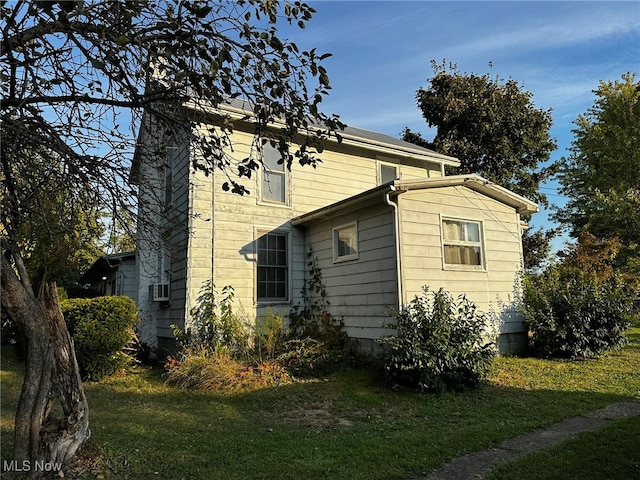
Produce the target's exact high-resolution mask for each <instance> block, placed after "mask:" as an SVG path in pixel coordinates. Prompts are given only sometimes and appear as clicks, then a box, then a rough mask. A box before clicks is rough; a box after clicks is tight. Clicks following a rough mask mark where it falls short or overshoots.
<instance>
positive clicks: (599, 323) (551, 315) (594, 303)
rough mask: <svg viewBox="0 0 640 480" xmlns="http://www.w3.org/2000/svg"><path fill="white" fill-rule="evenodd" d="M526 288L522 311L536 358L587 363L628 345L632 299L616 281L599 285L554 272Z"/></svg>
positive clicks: (534, 279)
mask: <svg viewBox="0 0 640 480" xmlns="http://www.w3.org/2000/svg"><path fill="white" fill-rule="evenodd" d="M523 286H524V296H523V306H522V311H523V314H524V316H525V318H526V320H527V321H528V322H529V328H530V331H531V341H532V347H533V349H534V351H535V352H536V353H537V354H539V355H541V356H545V357H557V358H570V359H583V358H589V357H594V356H597V355H599V354H601V353H603V352H605V351H607V350H610V349H613V348H617V347H621V346H622V345H624V344H625V342H626V338H625V335H624V333H625V331H626V330H627V328H628V327H629V323H630V317H629V315H630V313H631V307H632V300H633V295H632V293H631V292H629V291H628V289H627V288H626V287H625V285H624V284H622V283H620V282H619V281H618V280H617V279H616V277H614V276H612V277H609V278H606V279H605V280H602V281H598V280H597V279H595V278H593V277H592V276H585V275H582V274H580V272H576V273H574V274H571V272H570V271H567V270H560V269H557V268H550V269H548V270H547V271H546V272H545V273H544V274H542V275H539V276H537V277H536V276H528V277H526V278H525V281H524V282H523Z"/></svg>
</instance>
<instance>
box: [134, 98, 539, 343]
mask: <svg viewBox="0 0 640 480" xmlns="http://www.w3.org/2000/svg"><path fill="white" fill-rule="evenodd" d="M221 110H222V112H221V113H224V114H226V115H230V116H231V117H232V118H233V119H234V120H235V122H236V123H235V124H234V133H233V152H232V154H231V155H232V156H234V157H235V158H237V159H242V158H246V157H247V156H250V155H255V152H253V151H252V144H253V140H254V133H253V131H252V127H251V124H250V123H246V122H244V121H242V118H243V117H245V115H246V113H247V112H246V111H245V110H244V108H243V105H242V103H240V102H237V103H234V104H232V105H227V106H224V107H221ZM192 113H193V112H192ZM142 132H146V133H142ZM142 132H141V134H140V139H139V148H138V152H137V155H136V161H135V164H134V165H135V168H134V171H135V175H137V176H138V178H139V180H140V183H139V185H140V190H139V200H140V202H139V208H140V217H141V218H143V219H145V221H143V222H141V223H140V225H139V226H138V262H137V264H136V265H137V268H138V306H139V310H140V315H141V317H142V319H143V320H142V323H141V332H140V333H141V337H142V339H143V340H144V341H146V342H147V343H149V344H150V345H153V346H158V347H161V348H168V347H170V346H171V345H172V333H171V329H170V325H171V324H176V325H185V323H187V324H188V322H189V314H188V312H189V311H190V310H191V309H192V307H193V306H194V305H195V302H196V299H197V296H198V292H199V290H200V288H201V286H202V285H203V283H204V282H205V281H207V280H212V281H213V283H214V284H215V285H216V286H217V287H218V288H219V289H222V287H224V286H226V285H231V286H233V288H234V290H235V302H234V307H235V308H236V309H242V310H243V311H244V312H245V313H247V314H248V315H249V316H250V317H257V316H259V315H261V314H262V313H263V312H264V311H265V310H266V309H270V310H271V311H276V312H283V313H287V312H289V311H290V310H291V308H292V307H293V306H294V305H296V304H301V302H302V301H303V300H302V294H301V290H302V289H303V286H304V283H305V279H306V278H308V276H309V272H308V265H307V263H308V254H309V253H310V252H311V254H312V255H313V257H314V258H317V264H318V266H319V267H320V269H321V272H322V277H323V281H324V284H325V287H326V292H327V295H328V299H329V301H330V310H331V313H332V314H333V315H334V316H335V317H336V318H343V320H344V324H345V327H346V331H347V332H348V334H349V335H351V336H352V337H354V338H357V339H359V341H360V343H361V345H362V347H363V348H365V349H368V348H372V347H373V346H374V345H375V339H377V338H379V337H380V336H381V335H382V334H383V331H384V330H383V329H382V324H383V323H387V322H388V321H389V320H390V319H389V318H388V310H389V307H392V308H398V307H399V306H400V305H402V304H406V303H408V302H409V301H410V300H411V299H412V298H413V297H414V296H415V295H416V294H419V293H420V292H421V289H422V286H425V285H426V286H428V287H429V288H430V289H431V290H438V289H439V288H441V287H444V288H446V289H447V290H449V291H450V292H452V293H453V294H455V295H457V294H461V293H465V294H467V297H468V298H469V299H470V300H472V301H474V302H475V303H476V304H478V305H479V307H480V308H481V309H482V310H484V311H485V312H489V311H491V312H493V313H494V314H495V315H494V316H495V318H496V321H497V322H498V323H499V325H498V326H497V328H499V329H500V333H501V344H502V348H503V350H504V351H512V350H515V349H517V347H518V345H519V343H521V342H522V341H525V340H526V330H527V327H526V325H524V323H523V322H522V321H521V320H520V319H519V318H518V316H517V315H516V313H515V311H514V310H513V308H512V306H511V305H510V302H511V300H512V299H513V295H514V288H515V286H514V285H515V280H516V278H517V275H518V272H519V271H520V270H521V268H522V243H521V233H522V228H524V225H523V224H522V222H521V219H520V215H521V214H528V213H532V212H535V211H537V207H536V205H535V204H534V203H532V202H530V201H528V200H526V199H524V198H522V197H520V196H518V195H516V194H514V193H512V192H510V191H508V190H506V189H504V188H502V187H500V186H497V185H494V184H491V183H490V182H487V181H485V180H484V179H482V178H480V177H478V176H476V175H456V176H445V175H444V172H445V166H457V165H458V164H459V162H458V161H457V160H456V159H455V158H452V157H448V156H444V155H440V154H438V153H436V152H433V151H431V150H427V149H425V148H421V147H419V146H416V145H413V144H410V143H406V142H403V141H401V140H398V139H396V138H392V137H389V136H386V135H381V134H378V133H374V132H369V131H365V130H360V129H356V128H347V129H346V130H345V131H344V132H342V133H341V135H342V137H343V140H342V142H341V143H338V142H337V141H336V140H335V139H330V140H327V141H326V145H325V148H324V150H323V152H322V153H321V154H320V155H319V157H320V158H321V160H322V163H320V164H319V165H318V167H317V168H316V169H313V168H311V167H300V166H299V165H295V164H294V166H293V168H292V169H291V171H288V170H287V169H286V168H285V167H283V166H282V165H278V163H277V161H278V159H279V153H278V152H277V150H275V149H274V148H271V147H270V146H269V145H268V144H267V145H266V146H265V148H264V152H263V157H264V158H263V160H264V163H265V165H266V166H267V167H268V168H267V169H266V170H261V171H260V172H259V174H258V175H254V176H253V177H252V178H251V179H249V180H246V179H245V181H244V182H243V183H244V184H245V185H246V186H247V188H248V189H249V190H250V192H251V193H250V195H244V196H240V195H237V194H233V193H230V192H227V191H224V190H223V188H222V185H223V183H224V182H225V181H226V180H227V178H226V176H225V175H224V174H223V173H222V172H221V171H216V172H214V173H213V174H212V175H209V176H205V175H204V174H203V173H202V172H200V171H194V169H193V168H191V166H192V164H193V162H194V161H196V162H197V161H199V158H198V155H199V154H198V152H197V151H196V150H195V148H194V146H193V144H192V143H191V142H190V141H189V140H188V139H189V134H190V133H195V134H196V135H207V134H209V133H208V128H207V126H206V125H203V126H202V128H201V129H200V131H198V132H182V133H175V132H174V133H173V134H171V135H169V134H166V133H164V132H161V131H159V130H158V129H154V127H153V120H152V119H149V118H147V119H146V122H145V128H144V130H143V131H142ZM200 160H201V159H200ZM149 220H151V221H149ZM386 332H387V333H388V330H386Z"/></svg>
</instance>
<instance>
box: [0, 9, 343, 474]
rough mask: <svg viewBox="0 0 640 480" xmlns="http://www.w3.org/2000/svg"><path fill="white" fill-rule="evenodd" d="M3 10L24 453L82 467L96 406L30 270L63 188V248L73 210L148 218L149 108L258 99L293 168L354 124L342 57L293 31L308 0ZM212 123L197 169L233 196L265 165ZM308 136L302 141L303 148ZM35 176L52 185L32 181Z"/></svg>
mask: <svg viewBox="0 0 640 480" xmlns="http://www.w3.org/2000/svg"><path fill="white" fill-rule="evenodd" d="M0 13H1V16H0V17H1V19H2V20H1V21H0V28H1V29H2V35H3V39H2V43H1V45H0V48H1V50H0V91H1V92H2V93H1V94H2V97H1V98H0V100H1V102H0V103H1V106H0V111H1V115H2V117H1V122H2V130H3V132H2V133H3V141H2V160H1V163H2V178H1V184H2V191H1V196H2V205H1V206H2V228H1V229H0V235H1V237H0V240H1V244H2V250H3V253H4V254H3V255H2V256H0V261H1V265H0V267H1V274H2V278H1V292H0V297H1V301H2V310H3V311H5V312H7V313H8V314H9V315H10V316H11V317H12V318H13V319H14V321H15V322H16V323H17V324H18V326H19V327H20V328H21V329H22V330H23V331H24V333H25V336H26V338H27V367H26V372H25V380H24V384H23V390H22V395H21V398H20V403H19V406H18V411H17V413H16V428H15V442H14V459H15V460H16V461H18V464H20V465H22V462H27V461H30V462H32V465H33V462H35V461H50V462H66V461H68V460H69V459H70V458H71V457H73V456H74V454H75V452H76V451H77V449H78V448H79V446H80V445H81V444H82V443H83V442H84V441H85V439H86V438H87V436H88V432H89V428H88V407H87V402H86V398H85V396H84V393H83V391H82V385H81V382H80V379H79V378H80V377H79V375H78V369H77V362H76V360H75V356H74V350H73V346H72V345H71V340H70V337H69V334H68V331H67V329H66V327H65V325H64V320H63V318H62V313H61V311H60V307H59V304H58V299H57V294H56V290H55V288H53V286H51V285H48V284H47V283H46V282H45V281H44V278H43V276H40V277H39V279H38V280H37V281H35V282H32V279H31V278H30V275H29V273H30V272H29V270H28V269H27V266H26V263H25V258H27V257H28V252H27V251H25V243H24V242H23V239H24V238H25V234H23V233H22V232H23V228H24V226H25V225H28V224H29V223H30V222H31V221H32V220H33V221H38V219H37V218H36V217H34V215H35V214H36V213H37V209H36V208H35V207H36V206H37V205H43V204H45V203H46V200H47V198H48V196H49V194H50V192H52V191H53V192H56V193H58V192H64V195H65V196H64V197H63V198H62V197H61V198H60V202H56V204H60V205H62V204H64V206H65V209H64V210H56V209H52V210H51V211H52V212H55V214H54V215H51V216H50V217H49V218H47V222H46V223H38V225H40V226H44V227H46V231H47V232H48V233H50V235H51V242H50V243H48V245H55V244H56V243H55V242H56V239H57V238H59V237H57V236H56V235H57V234H58V233H59V232H61V231H65V229H64V228H63V227H65V226H66V227H69V226H71V225H73V226H74V227H75V225H76V223H75V222H76V220H77V219H76V218H70V217H69V216H68V215H67V214H66V213H67V212H69V213H71V214H76V213H77V212H79V211H80V209H81V208H82V207H83V206H85V205H86V204H87V200H89V201H90V205H100V206H102V207H105V208H109V209H110V211H111V212H112V213H113V214H115V215H117V214H118V212H134V211H135V208H134V206H135V200H134V199H135V193H136V192H135V189H134V187H133V186H132V184H131V183H130V177H129V174H130V166H131V158H132V154H133V150H134V146H135V134H134V132H135V131H137V130H138V127H139V125H140V118H141V116H142V112H143V111H145V110H146V111H147V112H149V113H150V116H152V117H153V118H158V119H161V121H162V123H163V125H164V126H165V128H167V129H171V128H173V126H174V125H176V124H177V123H180V124H182V122H184V121H185V120H188V119H185V115H183V110H182V109H181V108H179V107H180V106H181V105H184V104H185V103H186V102H192V103H195V104H198V105H199V106H200V107H201V108H200V110H201V111H202V115H209V114H208V113H207V112H210V111H212V107H213V109H215V107H216V106H217V105H219V104H220V102H222V101H223V100H224V99H227V98H236V97H243V98H244V99H246V100H248V101H249V103H250V104H252V105H254V106H255V107H254V112H253V113H254V115H253V117H252V118H250V119H247V121H251V122H254V124H255V128H256V131H258V132H261V133H266V132H268V130H267V126H268V125H269V123H270V122H271V121H272V120H273V119H274V118H280V119H282V120H283V122H284V125H285V126H284V128H282V129H281V130H279V131H275V132H271V133H270V135H271V137H270V138H271V140H272V141H273V142H274V143H276V144H277V145H279V146H280V150H281V151H282V153H283V157H284V160H286V163H287V165H288V166H291V164H292V162H293V159H294V158H296V159H297V161H298V162H299V163H301V164H315V161H316V160H315V157H314V152H316V151H318V150H319V149H320V148H321V147H320V143H319V138H321V137H323V136H324V135H328V134H330V133H331V132H334V131H335V130H336V129H337V128H340V127H341V126H342V124H341V123H340V122H339V121H338V119H337V118H336V117H335V116H327V115H325V114H323V113H322V112H321V111H320V109H319V107H320V103H321V102H322V99H323V98H324V96H325V95H327V94H328V89H329V79H328V76H327V72H326V70H325V68H324V67H323V66H322V65H321V62H322V60H323V59H324V58H326V57H327V56H328V55H327V54H324V55H320V54H317V53H316V50H315V49H309V50H302V49H299V48H298V47H297V46H296V45H295V44H293V43H291V42H289V41H287V40H284V39H282V38H280V37H279V35H278V31H277V29H276V26H277V25H280V24H281V23H282V22H287V23H289V24H295V25H297V26H299V27H300V28H304V26H305V24H306V23H307V22H308V21H309V20H310V19H311V18H312V15H313V13H314V10H313V9H312V8H311V7H309V6H308V5H306V4H304V3H301V2H295V3H292V2H288V1H285V2H282V3H281V2H278V1H268V2H266V1H259V0H238V1H236V2H225V1H217V2H211V1H201V0H165V1H149V2H140V1H137V0H136V1H133V0H126V1H124V0H123V1H109V2H83V1H75V2H70V1H62V0H57V1H33V2H32V1H25V0H16V1H14V2H3V3H2V7H1V11H0ZM312 83H313V84H315V86H314V87H313V88H308V87H307V85H308V84H312ZM197 120H198V119H192V120H191V121H193V122H195V121H197ZM200 120H202V119H200ZM205 120H206V122H207V123H212V124H214V125H217V126H219V127H220V128H218V129H216V130H215V132H214V134H213V135H211V136H203V139H201V141H202V142H203V143H201V144H200V146H199V148H200V149H201V150H202V151H203V152H204V153H205V158H206V162H205V163H204V164H202V163H201V164H198V165H193V168H198V169H201V170H204V171H205V172H211V171H213V170H214V169H216V170H217V171H220V172H223V173H226V174H227V175H228V177H229V182H227V185H226V187H227V188H230V189H232V190H233V191H234V192H237V193H244V192H246V189H245V188H244V187H243V185H242V184H241V180H242V177H250V176H251V174H252V172H253V171H255V170H256V169H258V168H260V161H259V160H252V159H246V161H244V162H241V163H240V164H234V163H233V162H232V160H231V159H230V158H229V157H228V156H227V155H226V154H225V153H224V152H225V147H228V146H229V145H230V140H229V138H230V133H231V131H232V124H231V122H230V120H229V119H224V118H223V119H220V118H218V117H214V118H213V119H205ZM312 126H313V128H307V127H312ZM294 138H295V139H296V142H295V143H297V144H298V145H299V148H298V149H297V150H296V151H295V152H289V151H288V147H287V145H288V144H289V142H290V141H291V140H293V139H294ZM30 153H36V155H31V154H30ZM54 166H55V167H54ZM232 173H234V175H233V176H232V175H231V174H232ZM29 178H36V179H37V181H38V182H40V184H39V185H38V188H35V187H34V188H29V187H30V186H29V185H28V181H27V180H26V179H29ZM54 186H55V188H53V187H54ZM34 196H35V197H34ZM36 200H37V201H36ZM63 212H64V213H63ZM56 403H58V404H59V407H60V408H55V407H56ZM56 411H61V412H62V413H63V418H62V419H61V420H59V419H55V418H54V413H55V412H56ZM45 433H46V435H45Z"/></svg>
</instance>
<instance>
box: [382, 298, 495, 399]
mask: <svg viewBox="0 0 640 480" xmlns="http://www.w3.org/2000/svg"><path fill="white" fill-rule="evenodd" d="M393 317H394V320H395V322H393V323H391V324H389V325H387V327H388V328H393V329H395V331H396V333H395V334H393V335H389V336H386V337H383V338H382V339H381V342H382V343H383V344H384V345H385V347H386V348H385V354H384V364H385V372H386V375H387V379H388V381H390V382H391V383H392V384H394V385H398V386H405V387H411V388H416V389H418V390H419V391H423V392H425V391H430V392H441V391H446V390H463V389H467V388H471V387H476V386H478V385H479V384H480V383H482V382H484V381H485V380H486V379H487V376H488V374H489V368H490V366H491V361H492V359H493V357H494V356H495V354H496V350H495V345H494V343H493V342H488V341H487V340H486V338H485V335H486V331H487V330H486V327H487V326H488V318H487V316H486V315H485V314H483V313H482V312H480V311H479V310H478V309H477V307H476V305H475V304H474V303H473V302H471V301H469V300H468V299H467V298H466V297H465V296H460V297H458V298H457V299H454V298H453V297H452V295H451V294H450V293H449V292H447V291H446V290H444V289H440V290H439V291H437V292H429V289H428V288H427V287H424V288H423V292H422V294H421V295H419V296H416V297H415V298H414V299H413V301H411V303H410V304H409V305H407V306H405V307H403V308H402V309H401V310H399V311H396V312H393Z"/></svg>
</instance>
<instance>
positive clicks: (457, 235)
mask: <svg viewBox="0 0 640 480" xmlns="http://www.w3.org/2000/svg"><path fill="white" fill-rule="evenodd" d="M442 232H443V233H444V239H445V240H463V239H464V237H463V231H462V223H461V222H456V221H454V220H443V221H442Z"/></svg>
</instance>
